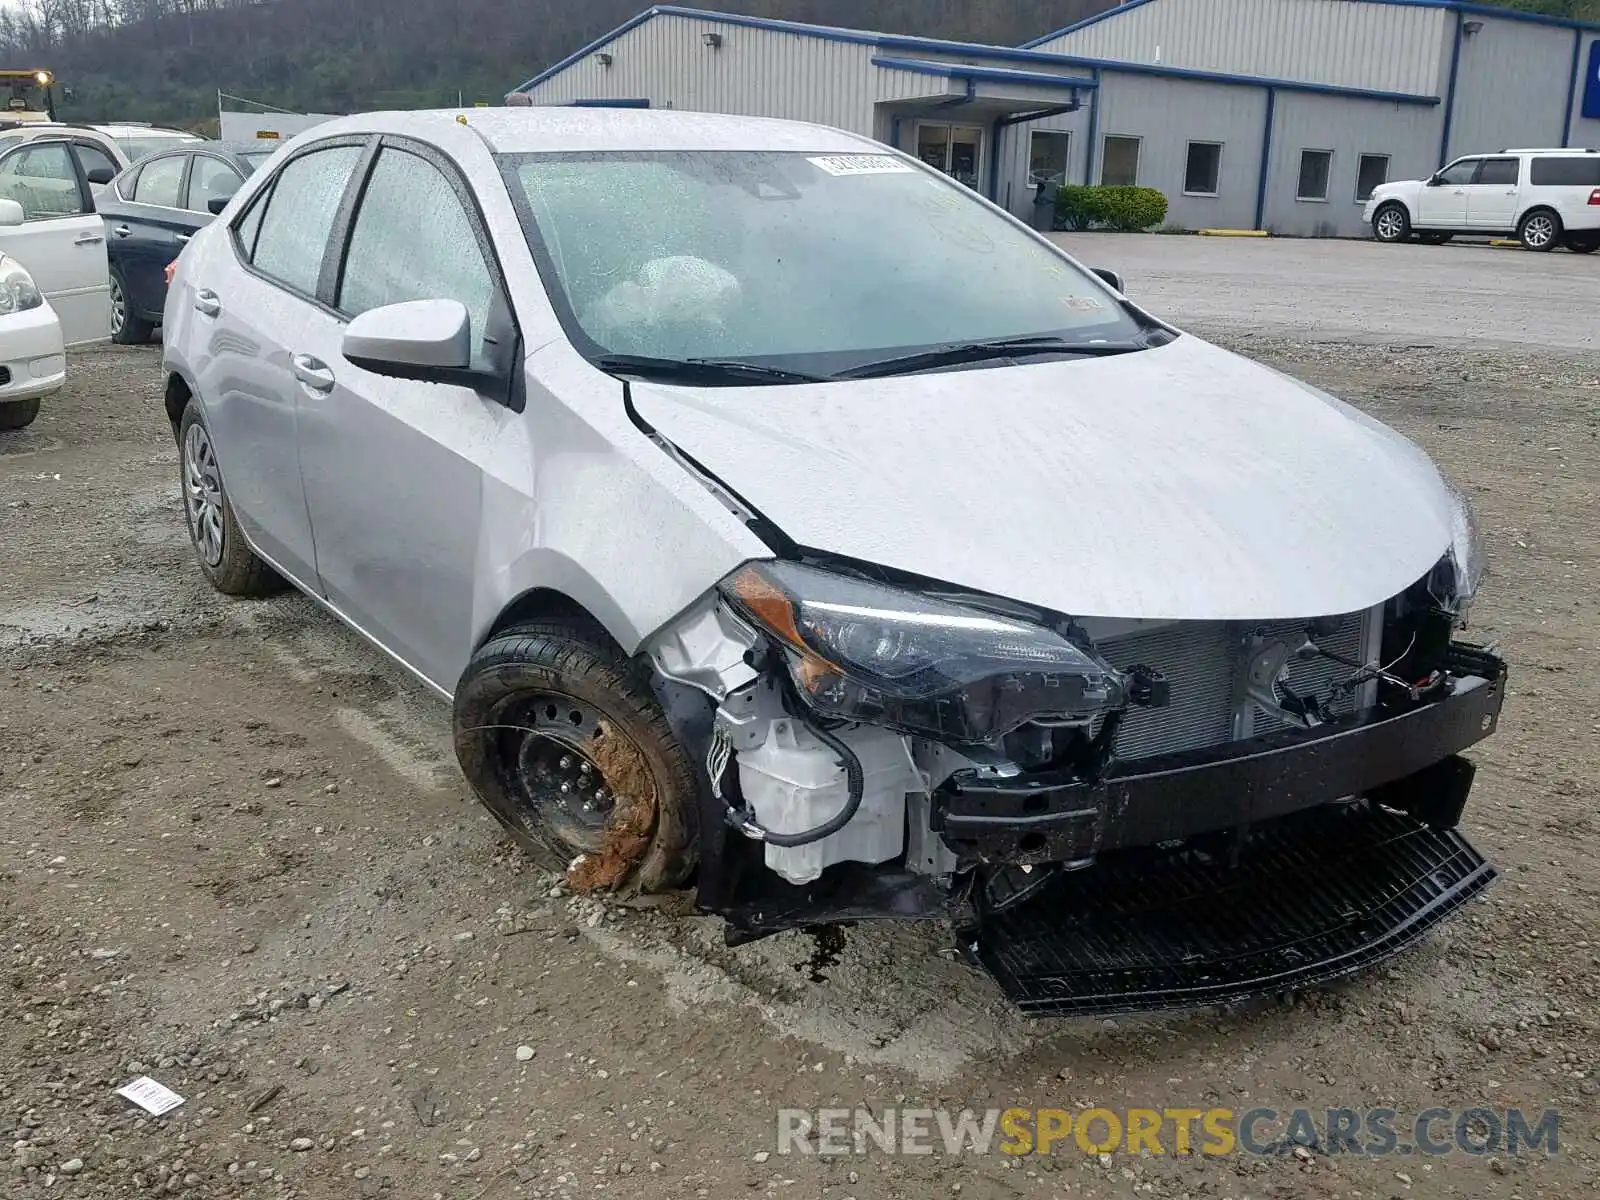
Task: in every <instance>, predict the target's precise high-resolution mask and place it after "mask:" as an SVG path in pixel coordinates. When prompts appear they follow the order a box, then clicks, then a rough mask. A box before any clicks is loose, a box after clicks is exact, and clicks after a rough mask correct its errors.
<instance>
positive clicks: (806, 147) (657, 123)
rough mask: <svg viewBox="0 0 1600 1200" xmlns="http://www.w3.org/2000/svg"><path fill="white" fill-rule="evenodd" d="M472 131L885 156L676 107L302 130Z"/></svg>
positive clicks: (367, 116) (434, 118)
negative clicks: (461, 126)
mask: <svg viewBox="0 0 1600 1200" xmlns="http://www.w3.org/2000/svg"><path fill="white" fill-rule="evenodd" d="M463 124H464V125H466V126H467V127H468V128H469V129H472V130H473V131H475V132H476V133H477V134H478V136H479V137H481V138H482V139H483V140H484V141H485V142H486V143H487V144H488V146H489V149H490V150H491V151H493V152H495V153H497V154H521V153H535V152H540V151H559V150H791V151H811V152H813V153H823V154H836V153H848V152H852V151H854V152H860V151H863V150H865V151H872V152H877V153H882V152H883V150H884V147H883V146H882V145H881V144H880V143H878V142H874V141H872V140H870V139H868V138H864V137H860V136H858V135H856V134H853V133H846V132H844V131H843V130H841V129H832V128H830V127H828V126H826V125H810V124H806V123H803V122H800V121H781V120H774V119H772V118H768V117H740V116H729V115H726V114H722V113H699V112H682V111H678V110H675V109H623V108H581V107H574V108H479V109H468V110H465V111H463V110H461V109H434V110H425V111H420V112H384V113H363V114H361V115H360V116H354V117H339V118H336V119H334V120H332V121H328V122H325V123H324V124H321V125H316V126H313V127H312V128H311V129H310V130H308V131H307V133H308V134H310V135H314V136H327V137H333V136H337V135H339V134H349V133H396V134H406V133H410V134H412V135H413V136H416V137H419V138H422V139H424V140H428V139H429V138H430V135H431V136H438V135H440V134H443V133H446V132H447V131H450V130H452V129H454V128H455V127H457V126H460V125H463Z"/></svg>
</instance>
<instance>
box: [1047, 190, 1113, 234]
mask: <svg viewBox="0 0 1600 1200" xmlns="http://www.w3.org/2000/svg"><path fill="white" fill-rule="evenodd" d="M1103 190H1104V189H1103V188H1096V187H1085V186H1083V185H1082V184H1077V183H1065V184H1062V185H1061V190H1060V191H1059V192H1057V193H1056V221H1057V223H1058V224H1059V225H1060V226H1061V227H1062V228H1063V229H1070V230H1073V231H1074V232H1082V231H1083V230H1085V229H1093V228H1094V227H1095V226H1096V225H1099V224H1103V223H1104V221H1105V206H1104V205H1103V204H1102V203H1101V195H1100V193H1101V192H1102V191H1103Z"/></svg>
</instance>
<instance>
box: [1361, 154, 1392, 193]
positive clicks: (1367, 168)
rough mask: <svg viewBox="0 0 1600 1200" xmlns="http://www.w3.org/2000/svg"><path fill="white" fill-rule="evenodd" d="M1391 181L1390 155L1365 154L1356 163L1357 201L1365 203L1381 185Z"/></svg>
mask: <svg viewBox="0 0 1600 1200" xmlns="http://www.w3.org/2000/svg"><path fill="white" fill-rule="evenodd" d="M1388 182H1389V156H1388V155H1387V154H1363V155H1362V156H1361V161H1360V162H1359V163H1358V164H1357V165H1356V201H1357V202H1358V203H1361V204H1365V203H1366V202H1367V201H1368V200H1370V199H1371V198H1372V193H1373V192H1375V191H1377V190H1378V188H1379V186H1381V185H1382V184H1385V183H1388Z"/></svg>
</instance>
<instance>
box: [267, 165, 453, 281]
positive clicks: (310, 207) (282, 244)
mask: <svg viewBox="0 0 1600 1200" xmlns="http://www.w3.org/2000/svg"><path fill="white" fill-rule="evenodd" d="M362 153H363V147H361V146H330V147H328V148H327V149H325V150H313V151H311V152H310V153H308V154H302V155H300V156H299V157H297V158H293V159H290V160H289V162H288V163H286V164H285V165H284V167H283V169H282V170H280V171H279V172H278V175H277V178H276V179H275V180H274V181H273V183H272V194H271V195H270V196H268V197H267V198H266V207H265V209H264V210H263V209H262V206H261V205H260V204H257V205H255V206H254V208H253V209H252V210H251V212H250V213H249V214H248V215H247V217H246V219H245V221H244V222H242V223H241V225H240V226H239V234H240V237H241V239H243V238H244V236H245V230H246V229H247V228H248V227H249V226H250V225H251V223H252V220H254V221H259V229H257V230H256V231H255V233H254V239H253V240H254V252H253V253H252V254H251V255H250V261H251V264H252V265H253V266H254V267H255V268H256V270H258V271H260V272H261V273H262V274H264V275H267V276H269V277H270V278H272V279H274V280H276V281H277V282H279V283H281V284H283V285H284V286H285V287H289V288H292V289H294V290H295V291H297V292H300V293H302V294H304V295H306V296H315V295H316V294H317V280H318V278H319V277H320V276H321V274H322V260H323V258H324V257H325V256H326V254H327V251H328V235H329V234H330V233H332V232H333V222H334V219H335V218H336V217H337V216H338V214H339V203H340V201H341V200H343V199H344V192H345V188H346V187H347V186H348V185H349V183H350V176H351V174H352V173H353V172H354V171H355V169H356V163H357V162H358V161H360V158H361V155H362ZM257 212H259V213H260V216H259V217H257V216H256V213H257ZM424 212H426V210H425V209H421V208H414V209H413V210H412V213H411V216H412V232H413V234H416V233H417V232H418V228H419V227H425V226H426V225H427V223H428V222H427V221H422V220H420V219H419V215H420V214H422V213H424ZM429 217H430V219H431V217H432V214H429Z"/></svg>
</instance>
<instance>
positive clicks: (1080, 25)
mask: <svg viewBox="0 0 1600 1200" xmlns="http://www.w3.org/2000/svg"><path fill="white" fill-rule="evenodd" d="M1149 3H1150V0H1127V3H1125V4H1119V5H1117V7H1115V8H1108V9H1106V10H1105V12H1097V13H1095V14H1094V16H1092V17H1085V18H1084V19H1083V20H1081V21H1074V22H1073V23H1072V24H1071V25H1068V26H1067V27H1066V28H1065V29H1057V30H1056V31H1055V32H1054V33H1047V34H1045V35H1044V36H1043V37H1036V38H1034V39H1033V40H1032V41H1031V42H1023V43H1022V49H1024V50H1031V49H1033V48H1034V47H1035V46H1042V45H1044V44H1045V43H1046V42H1053V41H1055V40H1056V39H1057V38H1058V37H1066V36H1067V34H1069V33H1077V32H1078V30H1080V29H1087V28H1089V26H1091V25H1098V24H1100V22H1101V21H1104V20H1106V19H1107V18H1109V17H1120V16H1121V15H1122V14H1123V13H1125V12H1127V11H1128V10H1129V9H1131V8H1140V7H1142V6H1144V5H1146V4H1149Z"/></svg>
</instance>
